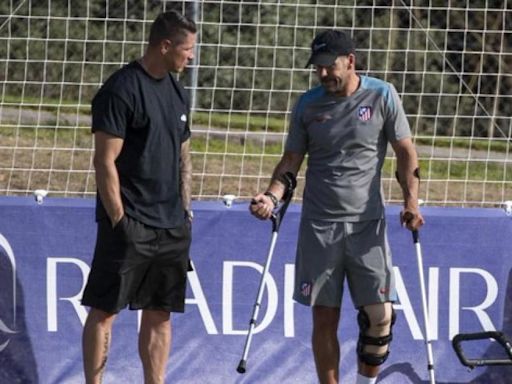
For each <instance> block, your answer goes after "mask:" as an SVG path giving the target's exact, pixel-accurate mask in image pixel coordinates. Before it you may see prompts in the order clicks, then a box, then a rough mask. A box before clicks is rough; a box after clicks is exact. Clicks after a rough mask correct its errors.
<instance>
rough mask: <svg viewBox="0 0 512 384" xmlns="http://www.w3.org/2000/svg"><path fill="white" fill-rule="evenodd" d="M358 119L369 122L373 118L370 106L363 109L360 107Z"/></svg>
mask: <svg viewBox="0 0 512 384" xmlns="http://www.w3.org/2000/svg"><path fill="white" fill-rule="evenodd" d="M357 117H359V120H361V121H368V120H370V119H371V118H372V107H370V106H369V105H365V106H363V107H359V112H358V113H357Z"/></svg>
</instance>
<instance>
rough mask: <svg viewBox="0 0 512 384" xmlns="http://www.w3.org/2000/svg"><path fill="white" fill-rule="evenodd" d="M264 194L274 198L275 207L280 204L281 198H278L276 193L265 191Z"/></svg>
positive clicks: (271, 198)
mask: <svg viewBox="0 0 512 384" xmlns="http://www.w3.org/2000/svg"><path fill="white" fill-rule="evenodd" d="M264 195H265V196H268V197H270V200H272V204H274V208H276V207H277V205H278V204H279V200H277V197H276V195H274V194H273V193H272V192H270V191H267V192H265V193H264Z"/></svg>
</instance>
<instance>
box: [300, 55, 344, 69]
mask: <svg viewBox="0 0 512 384" xmlns="http://www.w3.org/2000/svg"><path fill="white" fill-rule="evenodd" d="M337 57H338V55H336V54H335V53H331V52H319V53H317V54H313V55H311V57H310V58H309V60H308V63H307V64H306V68H307V67H309V66H310V65H311V64H313V65H323V66H329V65H333V64H334V62H335V61H336V58H337Z"/></svg>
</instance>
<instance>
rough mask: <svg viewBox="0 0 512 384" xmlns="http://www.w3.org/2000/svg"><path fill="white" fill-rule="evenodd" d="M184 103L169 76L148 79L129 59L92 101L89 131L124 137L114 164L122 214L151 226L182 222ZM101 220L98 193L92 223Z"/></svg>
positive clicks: (186, 108)
mask: <svg viewBox="0 0 512 384" xmlns="http://www.w3.org/2000/svg"><path fill="white" fill-rule="evenodd" d="M188 114H189V105H188V99H187V97H186V95H185V91H184V89H183V87H182V86H181V85H180V84H178V82H177V81H176V80H175V79H174V77H173V76H172V75H171V74H169V76H166V77H164V78H163V79H155V78H153V77H151V76H150V75H149V74H148V73H147V72H146V71H145V70H144V69H143V68H142V66H141V65H140V64H139V63H138V62H136V61H134V62H132V63H130V64H128V65H126V66H124V67H123V68H121V69H120V70H118V71H117V72H115V73H114V74H113V75H112V76H111V77H110V78H109V79H108V80H107V81H106V83H105V84H104V85H103V86H102V87H101V89H100V90H99V91H98V93H97V94H96V96H95V97H94V99H93V101H92V131H93V132H96V131H102V132H105V133H108V134H110V135H114V136H117V137H120V138H123V139H124V142H123V148H122V150H121V153H120V154H119V156H118V158H117V160H116V167H117V170H118V173H119V179H120V184H121V197H122V200H123V205H124V209H125V213H126V214H127V215H129V216H131V217H133V218H135V219H137V220H139V221H141V222H142V223H144V224H147V225H150V226H153V227H157V228H174V227H178V226H180V225H183V223H184V211H183V205H182V201H181V190H180V155H181V144H182V143H183V142H184V141H186V140H187V139H188V138H189V137H190V128H189V124H188ZM106 216H107V214H106V211H105V209H104V207H103V205H102V203H101V200H100V198H99V194H98V196H97V204H96V219H97V220H101V219H102V218H105V217H106Z"/></svg>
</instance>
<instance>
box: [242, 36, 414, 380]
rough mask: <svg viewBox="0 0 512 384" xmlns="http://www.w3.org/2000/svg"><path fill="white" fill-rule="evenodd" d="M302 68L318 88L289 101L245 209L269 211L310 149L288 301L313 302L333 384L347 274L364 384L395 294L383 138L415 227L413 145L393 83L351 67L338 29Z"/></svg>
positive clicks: (320, 363)
mask: <svg viewBox="0 0 512 384" xmlns="http://www.w3.org/2000/svg"><path fill="white" fill-rule="evenodd" d="M307 65H308V66H309V65H314V67H315V70H316V73H317V76H318V78H319V80H320V83H321V85H320V86H318V87H315V88H312V89H311V90H309V91H307V92H305V93H304V94H303V95H302V96H301V97H300V98H299V100H298V101H297V103H296V104H295V107H294V109H293V113H292V120H291V124H290V130H289V134H288V138H287V141H286V147H285V152H284V154H283V156H282V158H281V160H280V162H279V163H278V164H277V166H276V168H275V170H274V172H273V177H272V180H271V182H270V185H269V187H268V189H267V190H266V191H265V192H264V193H260V194H258V195H256V196H254V201H256V202H257V203H256V204H251V205H250V211H251V213H252V214H253V215H254V216H256V217H257V218H259V219H268V218H270V217H271V216H272V214H273V210H274V209H275V207H276V205H277V203H278V202H279V201H280V200H281V198H282V196H283V194H284V192H285V185H286V184H285V183H284V182H283V181H282V180H281V178H282V176H281V175H284V174H286V173H287V172H291V173H292V174H293V175H296V174H297V172H298V171H299V169H300V167H301V165H302V162H303V160H304V158H305V156H306V154H307V155H308V160H307V169H306V175H305V177H306V184H305V189H304V197H303V205H302V216H301V223H300V229H299V238H298V245H297V256H296V265H295V271H296V275H295V291H294V299H295V300H296V301H297V302H299V303H301V304H304V305H309V306H311V307H312V313H313V331H312V349H313V354H314V359H315V365H316V370H317V374H318V378H319V381H320V383H322V384H323V383H338V380H339V363H340V347H339V342H338V337H337V330H338V323H339V320H340V307H341V300H342V295H343V283H344V281H345V279H347V281H348V286H349V289H350V294H351V296H352V301H353V302H354V305H355V307H356V309H357V310H358V315H357V324H358V326H359V329H360V332H359V340H358V343H357V351H356V352H357V355H358V362H359V363H358V376H357V384H372V383H375V382H376V380H377V374H378V372H379V367H380V365H382V364H383V363H384V362H385V361H386V359H387V357H388V355H389V345H390V343H391V340H392V327H393V324H394V322H395V314H394V311H393V307H392V303H393V301H395V300H396V292H395V286H394V278H393V270H392V263H391V254H390V251H389V247H388V244H387V237H386V222H385V216H384V203H383V201H384V199H383V196H382V192H381V169H382V166H383V164H384V158H385V155H386V149H387V144H388V143H390V144H391V146H392V148H393V150H394V151H395V153H396V157H397V173H398V179H399V181H400V186H401V188H402V191H403V197H404V208H403V211H402V212H401V215H400V217H401V222H402V224H403V225H404V226H405V227H407V228H408V229H409V230H411V231H415V230H418V229H419V228H420V227H421V225H422V224H423V222H424V220H423V217H422V215H421V213H420V211H419V208H418V189H419V171H418V160H417V155H416V150H415V148H414V145H413V143H412V140H411V131H410V128H409V124H408V122H407V119H406V116H405V113H404V110H403V107H402V104H401V102H400V99H399V97H398V94H397V92H396V90H395V88H394V87H393V86H392V85H391V84H389V83H387V82H384V81H381V80H378V79H376V78H373V77H367V76H361V75H359V74H357V73H356V70H355V66H356V56H355V47H354V43H353V41H352V40H351V38H350V37H349V36H348V35H347V34H346V33H344V32H342V31H338V30H328V31H325V32H322V33H320V34H318V35H317V36H316V37H315V39H314V40H313V42H312V45H311V57H310V59H309V61H308V63H307Z"/></svg>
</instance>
